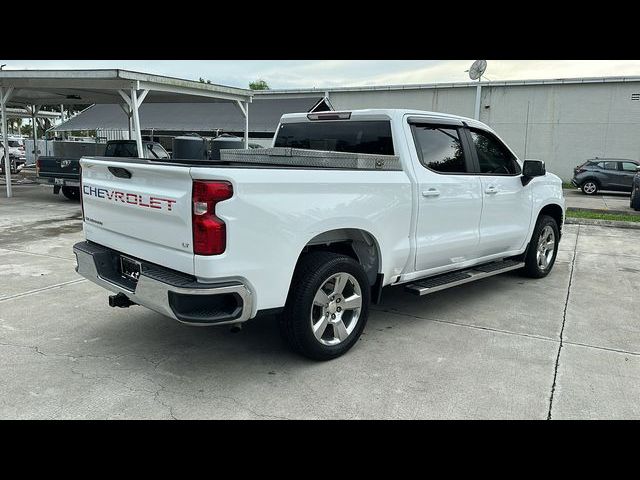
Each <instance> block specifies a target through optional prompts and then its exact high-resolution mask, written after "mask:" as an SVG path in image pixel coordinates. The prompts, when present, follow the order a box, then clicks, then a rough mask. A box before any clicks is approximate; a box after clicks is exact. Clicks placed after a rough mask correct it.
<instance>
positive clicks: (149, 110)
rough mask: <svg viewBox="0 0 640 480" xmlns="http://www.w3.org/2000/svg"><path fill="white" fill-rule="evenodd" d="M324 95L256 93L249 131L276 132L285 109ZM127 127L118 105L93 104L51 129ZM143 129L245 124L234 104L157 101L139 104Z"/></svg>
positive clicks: (303, 106) (295, 109)
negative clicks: (300, 95)
mask: <svg viewBox="0 0 640 480" xmlns="http://www.w3.org/2000/svg"><path fill="white" fill-rule="evenodd" d="M321 100H323V97H322V96H321V95H314V96H309V97H300V98H270V97H265V96H259V95H256V96H254V97H253V102H252V104H251V117H250V118H249V132H261V133H273V132H275V130H276V127H277V126H278V122H279V121H280V117H281V116H282V115H284V114H285V113H299V112H308V111H310V110H311V109H312V108H313V107H314V106H316V105H317V104H318V103H319V102H320V101H321ZM98 128H104V129H117V130H126V129H127V116H126V115H125V114H124V112H123V111H122V110H121V109H120V108H118V106H116V105H92V106H91V107H89V108H87V109H85V110H83V111H82V112H80V113H78V114H77V115H75V116H74V117H72V118H70V119H69V120H67V121H66V122H63V123H61V124H60V125H56V126H54V127H51V128H50V129H49V131H55V132H65V131H66V132H68V131H73V130H96V129H98ZM140 128H141V129H142V130H151V129H153V130H176V131H184V132H187V131H201V130H215V129H221V130H223V131H225V132H231V131H233V132H237V131H241V130H242V129H243V128H244V118H243V117H242V114H241V112H240V111H239V110H238V109H237V108H234V106H233V105H231V104H228V103H227V104H225V103H220V104H216V105H205V104H199V105H196V104H193V103H170V104H169V103H164V104H163V103H154V104H145V105H143V106H142V107H140Z"/></svg>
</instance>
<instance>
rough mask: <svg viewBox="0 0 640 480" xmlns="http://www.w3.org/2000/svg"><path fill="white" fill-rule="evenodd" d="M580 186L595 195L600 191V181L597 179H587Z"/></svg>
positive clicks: (589, 193) (584, 190) (583, 190)
mask: <svg viewBox="0 0 640 480" xmlns="http://www.w3.org/2000/svg"><path fill="white" fill-rule="evenodd" d="M580 188H581V189H582V192H583V193H584V194H586V195H595V194H596V193H598V183H597V182H596V181H595V180H586V181H585V182H584V183H583V184H582V186H581V187H580Z"/></svg>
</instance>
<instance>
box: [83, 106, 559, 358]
mask: <svg viewBox="0 0 640 480" xmlns="http://www.w3.org/2000/svg"><path fill="white" fill-rule="evenodd" d="M273 146H274V147H275V148H272V149H264V150H260V149H257V150H249V151H238V150H233V151H227V152H223V155H222V161H220V162H217V163H214V164H212V163H206V162H202V161H197V162H196V161H193V162H190V161H179V160H172V161H171V162H166V161H163V162H159V161H154V160H149V159H130V158H123V159H114V158H83V159H82V160H81V165H82V179H81V180H82V185H81V189H82V195H81V198H82V200H83V216H84V233H85V236H86V241H85V242H80V243H78V244H76V245H75V246H74V252H75V254H76V257H77V263H78V266H77V271H78V273H79V274H80V275H82V276H84V277H86V278H88V279H90V280H91V281H93V282H95V283H97V284H98V285H101V286H103V287H104V288H106V289H107V290H110V291H112V292H114V293H115V294H116V295H112V296H111V297H110V304H111V305H112V306H119V307H126V306H129V305H133V304H139V305H143V306H146V307H148V308H150V309H152V310H155V311H156V312H159V313H161V314H163V315H167V316H169V317H172V318H174V319H176V320H179V321H181V322H184V323H187V324H191V325H222V324H238V323H242V322H245V321H246V320H249V319H252V318H254V317H257V316H259V315H260V314H263V313H278V314H279V315H280V318H281V327H282V328H281V330H282V333H283V334H284V336H285V338H286V339H287V340H288V342H289V344H290V345H291V346H292V347H293V349H295V350H296V351H298V352H300V353H302V354H304V355H306V356H309V357H312V358H315V359H330V358H334V357H336V356H338V355H341V354H343V353H344V352H346V351H347V350H348V349H349V348H351V347H352V346H353V345H354V343H355V342H356V341H357V339H358V337H359V336H360V334H361V333H362V330H363V329H364V327H365V323H366V321H367V316H368V312H369V304H370V303H371V302H377V301H379V300H380V296H381V291H382V288H383V287H385V286H387V285H399V284H404V285H405V286H406V290H407V291H408V292H411V293H414V294H417V295H425V294H429V293H432V292H435V291H438V290H442V289H444V288H448V287H452V286H457V285H461V284H464V283H467V282H470V281H473V280H477V279H479V278H484V277H487V276H490V275H495V274H497V273H502V272H506V271H509V270H515V269H520V270H522V271H523V273H525V274H526V275H528V276H530V277H536V278H540V277H544V276H546V275H547V274H548V273H549V272H550V271H551V269H552V267H553V264H554V261H555V258H556V253H557V249H558V242H559V240H560V235H561V232H562V226H563V222H564V206H565V204H564V198H563V196H562V182H561V180H560V179H559V178H558V177H557V176H555V175H553V174H551V173H547V172H546V171H545V167H544V163H543V162H541V161H538V160H527V161H524V162H522V161H520V160H519V159H518V158H517V157H516V155H515V154H514V153H513V151H512V150H511V149H509V147H507V146H506V145H505V144H504V142H503V141H502V140H501V139H500V138H499V137H498V135H496V133H495V132H494V131H493V130H491V129H490V128H489V127H487V126H486V125H484V124H482V123H480V122H478V121H475V120H472V119H469V118H463V117H458V116H453V115H446V114H441V113H433V112H423V111H411V110H388V109H376V110H360V111H352V112H323V113H315V114H288V115H285V116H283V117H282V119H281V121H280V125H279V127H278V130H277V133H276V135H275V137H274V142H273ZM311 150H315V151H316V152H313V151H311ZM337 152H342V153H337Z"/></svg>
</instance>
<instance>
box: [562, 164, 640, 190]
mask: <svg viewBox="0 0 640 480" xmlns="http://www.w3.org/2000/svg"><path fill="white" fill-rule="evenodd" d="M638 166H640V161H638V160H628V159H626V158H594V159H591V160H587V161H586V162H585V163H583V164H582V165H579V166H577V167H576V168H574V169H573V178H572V179H571V183H573V184H574V185H575V186H576V187H579V188H580V189H582V191H583V192H584V193H586V194H587V195H594V194H595V193H597V192H598V190H615V191H619V192H630V191H631V187H632V185H633V177H634V175H635V174H636V171H637V169H638Z"/></svg>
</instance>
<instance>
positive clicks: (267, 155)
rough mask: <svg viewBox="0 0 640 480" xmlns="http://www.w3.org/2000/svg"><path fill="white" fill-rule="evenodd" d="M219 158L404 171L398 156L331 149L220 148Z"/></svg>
mask: <svg viewBox="0 0 640 480" xmlns="http://www.w3.org/2000/svg"><path fill="white" fill-rule="evenodd" d="M220 160H221V161H223V162H229V163H244V164H247V163H249V164H258V165H260V164H262V165H270V166H273V165H278V166H285V167H286V166H289V167H318V168H338V169H346V170H396V171H398V170H402V165H401V164H400V157H398V156H397V155H376V154H368V153H349V152H329V151H323V150H303V149H300V148H289V147H272V148H256V149H250V150H235V149H234V150H220Z"/></svg>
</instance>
